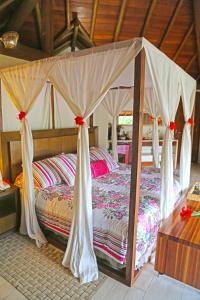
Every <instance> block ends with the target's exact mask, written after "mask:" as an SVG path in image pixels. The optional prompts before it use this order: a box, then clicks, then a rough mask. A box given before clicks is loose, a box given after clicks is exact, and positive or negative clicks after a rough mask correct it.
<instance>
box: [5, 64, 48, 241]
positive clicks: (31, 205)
mask: <svg viewBox="0 0 200 300" xmlns="http://www.w3.org/2000/svg"><path fill="white" fill-rule="evenodd" d="M49 70H50V65H49V64H48V63H45V64H44V63H41V62H39V61H38V62H34V63H33V64H29V65H24V66H19V67H14V68H11V69H7V70H6V71H4V72H1V74H0V75H1V78H2V80H3V83H4V86H5V88H6V90H7V92H8V93H9V95H10V98H11V100H12V102H13V104H14V105H15V107H16V108H17V110H18V112H19V113H20V112H25V113H26V115H27V114H29V113H30V111H31V109H32V107H33V104H34V101H35V99H36V98H37V96H38V95H39V93H40V91H41V90H42V87H43V86H44V84H45V81H46V78H47V75H48V72H49ZM19 122H20V123H21V128H20V133H21V150H22V166H23V179H24V180H23V189H22V201H21V206H22V210H21V225H20V232H21V233H22V234H27V233H28V235H29V236H30V237H31V238H32V239H35V240H36V243H37V245H38V246H40V245H42V244H44V243H46V239H45V237H44V235H43V233H42V231H41V230H40V227H39V224H38V221H37V217H36V213H35V194H34V185H33V175H32V161H33V139H32V132H31V129H30V126H29V123H28V120H27V119H26V117H25V118H23V119H22V120H21V121H20V120H19Z"/></svg>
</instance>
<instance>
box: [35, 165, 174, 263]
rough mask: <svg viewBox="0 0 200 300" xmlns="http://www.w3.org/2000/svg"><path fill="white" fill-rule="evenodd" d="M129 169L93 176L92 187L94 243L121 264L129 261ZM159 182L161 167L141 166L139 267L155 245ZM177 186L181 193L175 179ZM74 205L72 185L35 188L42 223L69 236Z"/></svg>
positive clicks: (124, 168)
mask: <svg viewBox="0 0 200 300" xmlns="http://www.w3.org/2000/svg"><path fill="white" fill-rule="evenodd" d="M130 173H131V170H130V166H127V165H122V164H121V165H120V167H119V169H116V170H115V171H114V172H111V173H110V174H107V175H104V176H101V177H99V178H96V179H94V180H93V188H92V198H93V233H94V237H93V238H94V247H95V249H97V250H98V252H101V253H102V254H106V257H108V258H111V260H112V261H115V262H116V263H117V264H120V265H122V266H123V265H124V264H126V252H127V238H128V215H129V192H130ZM160 183H161V178H160V171H159V170H158V169H155V168H144V169H142V173H141V181H140V187H141V193H140V206H139V214H138V230H137V245H136V268H140V267H141V266H142V265H143V264H144V263H145V262H146V261H147V259H148V257H149V255H150V254H151V251H152V248H153V247H154V245H155V241H156V236H157V231H158V226H159V222H160V209H159V195H160ZM174 188H175V191H176V194H177V195H178V192H179V184H178V182H177V181H176V180H175V182H174ZM72 207H73V188H72V187H69V186H67V185H64V184H62V185H58V186H53V187H49V188H46V189H44V190H38V191H36V212H37V215H38V218H39V221H40V223H42V225H43V226H45V227H47V228H48V229H50V230H53V231H55V232H57V233H58V234H59V235H62V236H63V237H68V236H69V232H70V224H71V220H72ZM104 256H105V255H104ZM109 261H110V259H109Z"/></svg>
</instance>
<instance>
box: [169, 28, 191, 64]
mask: <svg viewBox="0 0 200 300" xmlns="http://www.w3.org/2000/svg"><path fill="white" fill-rule="evenodd" d="M193 30H194V23H192V24H191V25H190V27H189V29H188V31H187V33H186V35H185V36H184V38H183V40H182V42H181V43H180V45H179V47H178V49H177V50H176V53H175V54H174V57H173V60H174V61H175V60H176V59H177V57H178V56H179V54H180V53H181V50H182V49H183V47H184V46H185V43H186V42H187V40H188V38H189V36H190V35H191V33H192V31H193Z"/></svg>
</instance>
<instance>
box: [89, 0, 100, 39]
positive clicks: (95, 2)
mask: <svg viewBox="0 0 200 300" xmlns="http://www.w3.org/2000/svg"><path fill="white" fill-rule="evenodd" d="M98 5H99V0H94V4H93V11H92V21H91V28H90V39H91V40H92V41H93V39H94V28H95V24H96V19H97V8H98Z"/></svg>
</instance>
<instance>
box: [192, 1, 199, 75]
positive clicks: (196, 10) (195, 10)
mask: <svg viewBox="0 0 200 300" xmlns="http://www.w3.org/2000/svg"><path fill="white" fill-rule="evenodd" d="M193 13H194V24H195V33H196V43H197V52H198V65H199V72H200V21H199V17H200V1H199V0H193Z"/></svg>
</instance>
